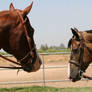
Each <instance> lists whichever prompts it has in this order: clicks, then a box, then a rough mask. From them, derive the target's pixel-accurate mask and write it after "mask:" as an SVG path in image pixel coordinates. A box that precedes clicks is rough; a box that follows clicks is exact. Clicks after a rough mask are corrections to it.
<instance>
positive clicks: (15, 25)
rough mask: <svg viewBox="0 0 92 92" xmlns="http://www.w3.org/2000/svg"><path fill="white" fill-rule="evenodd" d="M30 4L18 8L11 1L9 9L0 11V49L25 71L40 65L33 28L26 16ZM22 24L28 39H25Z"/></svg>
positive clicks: (33, 69) (37, 67)
mask: <svg viewBox="0 0 92 92" xmlns="http://www.w3.org/2000/svg"><path fill="white" fill-rule="evenodd" d="M32 5H33V2H32V3H31V4H30V5H29V6H28V7H27V8H25V9H24V10H19V9H15V8H14V6H13V4H12V3H11V4H10V9H9V10H6V11H1V12H0V49H1V48H2V49H4V50H5V51H6V52H8V53H10V54H12V55H13V56H14V57H15V58H16V59H17V61H18V62H19V63H20V64H21V66H22V67H23V70H24V71H27V72H32V71H37V70H38V69H39V68H40V65H41V59H40V57H39V55H38V53H37V51H36V47H35V42H34V38H33V36H34V29H33V27H32V26H31V24H30V21H29V19H28V17H27V15H28V13H29V12H30V10H31V8H32ZM17 11H18V12H19V13H18V12H17ZM19 14H20V16H21V17H22V19H23V20H24V24H23V23H21V19H20V16H19ZM24 25H25V27H26V31H27V33H28V37H29V39H30V40H28V39H27V36H26V34H25V28H24ZM30 47H31V48H30Z"/></svg>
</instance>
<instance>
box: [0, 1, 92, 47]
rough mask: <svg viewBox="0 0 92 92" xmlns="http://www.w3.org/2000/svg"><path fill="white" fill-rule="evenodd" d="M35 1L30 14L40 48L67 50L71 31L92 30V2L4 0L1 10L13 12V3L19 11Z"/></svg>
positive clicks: (0, 6)
mask: <svg viewBox="0 0 92 92" xmlns="http://www.w3.org/2000/svg"><path fill="white" fill-rule="evenodd" d="M32 1H33V2H34V4H33V7H32V10H31V12H30V13H29V14H28V17H29V20H30V23H31V25H32V27H33V28H34V29H35V33H34V40H35V43H36V45H37V48H40V46H41V44H47V45H48V46H52V45H55V46H59V45H60V44H61V43H63V44H64V45H65V46H66V47H67V43H68V40H69V39H70V38H71V37H72V33H71V30H70V28H74V27H76V28H78V29H79V30H80V31H85V30H89V29H92V0H1V1H0V11H2V10H7V9H9V5H10V3H11V2H12V3H13V4H14V6H15V8H17V9H24V8H26V7H27V6H28V5H30V4H31V2H32Z"/></svg>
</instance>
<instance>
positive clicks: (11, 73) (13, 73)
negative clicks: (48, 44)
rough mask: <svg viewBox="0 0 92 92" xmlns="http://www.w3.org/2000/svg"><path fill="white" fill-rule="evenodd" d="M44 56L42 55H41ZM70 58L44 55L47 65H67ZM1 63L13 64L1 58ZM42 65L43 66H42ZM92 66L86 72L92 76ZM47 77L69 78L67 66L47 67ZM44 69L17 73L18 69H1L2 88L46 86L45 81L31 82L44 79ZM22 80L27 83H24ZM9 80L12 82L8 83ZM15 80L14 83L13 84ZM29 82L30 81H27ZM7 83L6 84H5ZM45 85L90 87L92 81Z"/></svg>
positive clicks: (48, 84) (54, 78) (47, 78)
mask: <svg viewBox="0 0 92 92" xmlns="http://www.w3.org/2000/svg"><path fill="white" fill-rule="evenodd" d="M9 58H11V59H12V60H15V58H13V57H9ZM41 58H42V56H41ZM68 60H69V55H65V54H64V55H46V56H44V63H45V67H47V66H63V65H67V64H68ZM0 65H12V64H10V63H8V62H7V61H5V60H3V59H0ZM41 67H42V66H41ZM91 71H92V66H89V68H88V69H87V72H86V74H87V75H89V76H92V73H91ZM44 74H45V79H46V80H53V81H55V80H68V77H67V67H65V68H50V69H45V73H44ZM42 75H43V69H40V70H39V71H37V72H33V73H27V72H24V71H23V70H20V72H19V73H18V75H17V70H8V69H7V70H0V88H10V87H24V86H34V85H38V86H44V83H30V81H31V82H32V81H39V80H40V81H43V76H42ZM22 81H24V82H25V83H24V84H22ZM7 82H9V83H10V84H7ZM11 82H13V84H11ZM15 82H20V84H16V83H15ZM26 82H29V83H26ZM3 83H5V84H3ZM45 86H53V87H60V88H63V87H88V86H92V81H88V80H86V81H78V82H75V83H73V82H71V81H64V82H48V83H45Z"/></svg>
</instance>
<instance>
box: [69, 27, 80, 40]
mask: <svg viewBox="0 0 92 92" xmlns="http://www.w3.org/2000/svg"><path fill="white" fill-rule="evenodd" d="M71 31H72V34H73V35H74V36H76V38H79V34H78V29H77V28H74V29H73V28H71Z"/></svg>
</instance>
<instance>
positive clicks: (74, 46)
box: [72, 39, 79, 48]
mask: <svg viewBox="0 0 92 92" xmlns="http://www.w3.org/2000/svg"><path fill="white" fill-rule="evenodd" d="M78 45H79V42H78V41H76V40H75V39H73V40H72V47H73V48H76V47H78Z"/></svg>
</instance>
